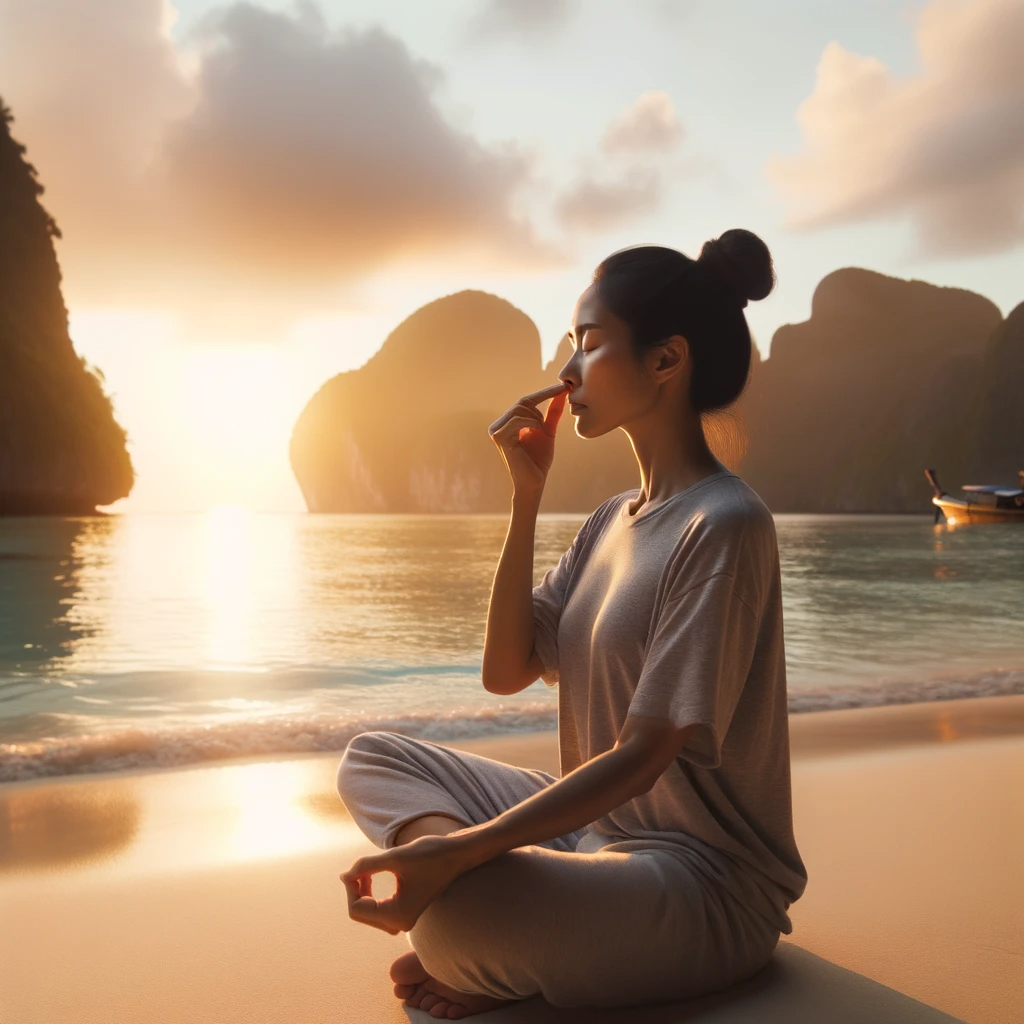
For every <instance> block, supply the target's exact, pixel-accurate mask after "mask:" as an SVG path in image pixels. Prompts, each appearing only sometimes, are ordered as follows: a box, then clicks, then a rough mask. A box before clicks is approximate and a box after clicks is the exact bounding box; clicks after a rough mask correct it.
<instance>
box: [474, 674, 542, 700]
mask: <svg viewBox="0 0 1024 1024" xmlns="http://www.w3.org/2000/svg"><path fill="white" fill-rule="evenodd" d="M481 682H482V683H483V684H484V689H485V690H486V691H487V692H488V693H493V694H495V696H498V697H508V696H509V695H510V694H513V693H518V692H519V691H520V690H525V689H526V687H527V686H529V685H530V683H532V682H533V680H532V679H531V680H529V681H528V682H522V681H519V680H516V679H509V678H507V677H502V676H497V675H496V674H495V673H493V672H484V673H481Z"/></svg>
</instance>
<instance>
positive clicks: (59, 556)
mask: <svg viewBox="0 0 1024 1024" xmlns="http://www.w3.org/2000/svg"><path fill="white" fill-rule="evenodd" d="M584 518H585V517H584V516H582V515H578V516H567V515H550V516H541V518H540V520H539V522H538V527H537V547H536V557H535V562H534V578H535V581H539V580H540V577H541V576H542V575H543V573H544V571H545V570H546V569H547V568H548V567H549V566H551V565H553V564H554V563H555V562H556V561H557V559H558V556H559V555H560V554H561V552H562V551H563V550H564V549H565V547H566V546H567V545H568V544H569V542H570V541H571V539H572V537H573V536H574V535H575V533H576V530H577V529H578V527H579V525H580V523H581V522H582V521H583V519H584ZM776 523H777V528H778V535H779V547H780V552H781V556H782V567H783V586H784V597H785V621H786V645H787V661H788V679H789V690H790V706H791V710H793V711H803V710H812V709H817V708H827V707H846V706H858V705H865V704H875V703H886V702H894V701H905V700H934V699H943V698H948V697H957V696H968V695H975V694H988V693H1013V692H1024V639H1022V638H1024V529H1021V528H1017V527H1014V526H987V527H986V526H982V527H977V526H974V527H959V528H957V529H956V530H950V529H949V528H947V527H944V526H943V527H935V526H933V525H932V523H931V520H930V518H929V517H889V516H779V517H777V519H776ZM506 529H507V517H505V516H499V515H494V516H491V515H476V516H457V515H452V516H413V515H411V516H401V515H396V516H373V515H365V516H359V515H353V516H311V515H301V514H285V515H273V514H251V513H247V512H245V511H243V510H239V509H231V508H221V509H217V510H214V511H213V512H212V513H209V514H195V515H166V516H164V515H128V516H112V517H106V518H78V519H60V518H35V519H27V518H26V519H18V518H13V519H3V520H0V780H2V779H5V778H6V779H13V778H26V777H32V776H34V775H42V774H55V773H62V772H75V771H91V770H102V769H111V768H114V769H116V768H120V767H134V766H138V765H152V764H156V765H159V764H183V763H192V762H196V761H201V760H207V759H210V758H216V757H225V756H241V755H248V754H255V753H276V752H288V751H296V750H315V749H337V748H339V747H340V746H343V744H344V742H345V741H346V739H347V738H348V736H349V735H351V734H352V733H353V732H354V731H357V730H359V729H363V728H366V727H368V725H369V726H374V727H386V728H399V729H404V730H407V731H410V732H414V733H416V734H419V735H424V736H428V737H433V738H440V739H444V738H456V737H458V736H468V735H482V734H487V733H489V732H502V731H509V730H515V729H528V728H538V727H551V726H553V725H554V724H555V711H554V708H555V691H554V690H552V689H550V688H548V687H547V686H545V685H544V684H543V683H541V682H537V683H535V684H534V685H533V686H531V687H529V688H528V689H527V690H525V691H523V692H522V693H520V694H516V695H514V696H510V697H500V698H499V697H495V696H493V695H491V694H488V693H487V692H486V691H484V689H483V687H482V686H481V684H480V655H481V650H482V646H483V635H484V623H485V617H486V611H487V601H488V597H489V594H490V587H491V582H492V579H493V574H494V569H495V566H496V564H497V559H498V556H499V554H500V551H501V546H502V543H503V541H504V537H505V532H506Z"/></svg>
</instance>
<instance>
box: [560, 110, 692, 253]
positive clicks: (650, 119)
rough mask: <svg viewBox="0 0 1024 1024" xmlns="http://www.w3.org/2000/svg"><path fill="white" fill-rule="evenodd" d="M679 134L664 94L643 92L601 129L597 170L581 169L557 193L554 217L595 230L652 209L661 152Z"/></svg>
mask: <svg viewBox="0 0 1024 1024" xmlns="http://www.w3.org/2000/svg"><path fill="white" fill-rule="evenodd" d="M683 135H684V132H683V126H682V124H681V123H680V121H679V118H678V117H677V116H676V112H675V109H674V107H673V106H672V100H671V99H670V97H669V96H668V94H667V93H664V92H646V93H643V94H642V95H641V96H640V97H639V98H638V99H637V100H636V102H635V103H633V105H632V106H631V107H629V108H628V109H626V110H624V111H623V112H622V113H620V114H618V115H617V116H616V117H614V118H613V119H612V121H611V122H610V123H609V125H608V127H607V129H606V130H605V132H604V135H603V136H602V139H601V143H600V149H601V152H602V154H603V156H602V157H601V158H599V160H598V161H597V162H598V163H599V164H600V167H601V170H600V171H599V172H597V173H595V172H593V171H586V172H584V173H583V174H581V175H580V176H579V177H578V178H577V179H576V181H575V182H574V183H573V184H572V186H571V187H570V188H569V189H568V190H566V192H565V193H563V194H562V195H561V196H560V197H559V198H558V200H557V202H556V204H555V214H556V216H557V218H558V220H559V222H560V223H561V224H562V225H563V226H564V227H566V228H567V229H569V230H570V231H575V232H592V233H598V232H601V231H605V230H608V229H610V228H615V227H618V226H619V225H620V224H623V223H626V222H628V221H630V220H633V219H635V218H637V217H640V216H645V215H647V214H650V213H653V212H655V211H656V210H657V209H658V207H659V206H660V205H661V202H662V198H663V195H664V192H665V175H666V171H667V164H666V160H665V157H666V156H667V155H668V154H670V153H672V152H673V151H675V150H676V149H678V147H679V145H680V143H681V142H682V140H683Z"/></svg>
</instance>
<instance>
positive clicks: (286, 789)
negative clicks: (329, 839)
mask: <svg viewBox="0 0 1024 1024" xmlns="http://www.w3.org/2000/svg"><path fill="white" fill-rule="evenodd" d="M306 777H307V771H306V769H305V766H304V765H302V764H301V763H299V764H289V763H283V764H282V763H270V764H248V765H244V766H241V767H239V768H238V769H237V770H234V771H233V773H232V779H231V786H232V797H233V802H234V803H235V806H236V807H237V809H238V819H237V821H236V822H235V823H234V831H233V832H232V835H231V837H230V840H229V842H228V846H229V850H230V857H231V859H232V860H262V859H268V858H273V857H282V856H286V855H288V854H291V853H298V852H301V851H302V850H306V849H312V848H315V847H316V846H318V845H321V844H322V843H323V842H324V840H325V835H327V834H328V833H326V832H325V829H324V828H322V827H321V826H320V825H318V824H317V822H315V821H314V820H313V819H312V818H311V817H310V816H309V814H307V813H306V812H305V811H304V810H303V809H302V806H301V800H302V797H303V796H304V795H305V794H306V791H307V782H306Z"/></svg>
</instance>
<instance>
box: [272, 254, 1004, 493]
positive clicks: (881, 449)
mask: <svg viewBox="0 0 1024 1024" xmlns="http://www.w3.org/2000/svg"><path fill="white" fill-rule="evenodd" d="M570 352H571V348H570V345H569V342H568V339H567V338H563V339H562V340H561V342H560V344H559V346H558V349H557V351H556V353H555V355H554V358H553V359H552V360H551V361H550V362H549V363H548V364H547V365H546V366H542V363H541V343H540V336H539V334H538V332H537V328H536V326H535V325H534V324H533V322H532V321H531V320H530V319H529V317H527V316H526V314H525V313H523V312H521V311H520V310H518V309H516V308H515V307H514V306H512V305H511V304H510V303H508V302H506V301H505V300H504V299H501V298H498V297H497V296H494V295H489V294H487V293H484V292H478V291H464V292H459V293H457V294H454V295H449V296H446V297H445V298H442V299H438V300H436V301H435V302H432V303H429V304H428V305H426V306H424V307H423V308H421V309H419V310H417V311H416V312H415V313H413V314H412V316H410V317H409V318H408V319H407V320H405V321H404V322H403V323H402V324H400V325H399V326H398V327H397V328H396V329H395V330H394V331H393V332H392V333H391V334H390V335H389V337H388V338H387V339H386V341H385V342H384V344H383V345H382V346H381V348H380V349H379V350H378V351H377V353H376V354H375V355H374V356H373V357H371V358H370V359H369V360H368V361H367V362H366V363H365V364H364V365H363V366H362V367H360V368H359V369H357V370H350V371H348V372H346V373H341V374H338V375H337V376H336V377H333V378H332V379H330V380H329V381H327V382H326V383H325V384H324V385H323V387H321V388H320V390H319V391H318V392H317V393H316V394H315V395H314V396H313V397H312V399H310V401H309V403H308V404H307V406H306V408H305V409H304V410H303V412H302V414H301V416H300V417H299V419H298V422H297V423H296V426H295V429H294V432H293V435H292V439H291V463H292V468H293V470H294V472H295V476H296V479H297V480H298V482H299V486H300V487H301V489H302V493H303V495H304V497H305V501H306V506H307V508H308V509H309V510H310V511H311V512H398V513H417V512H505V511H507V509H508V503H509V497H510V494H511V484H510V482H509V480H508V475H507V471H506V470H505V467H504V465H503V463H502V461H501V457H500V455H499V454H498V452H497V450H496V449H495V447H494V445H493V443H492V442H491V440H490V438H489V437H488V435H487V427H488V425H489V424H490V423H491V422H492V421H493V420H494V419H495V418H496V417H497V416H498V415H499V414H500V413H501V412H502V411H503V410H504V409H506V408H507V407H508V406H509V405H511V404H512V402H513V401H515V399H516V398H518V397H520V396H521V395H523V394H526V393H528V392H530V391H534V390H537V389H539V388H541V387H543V386H545V385H546V384H549V383H551V382H553V381H554V380H555V376H556V374H557V372H558V370H559V369H560V368H561V367H562V365H563V364H564V363H565V361H566V360H567V359H568V358H569V355H570ZM755 354H756V353H755ZM1022 396H1024V305H1021V306H1018V307H1017V308H1016V309H1015V310H1014V311H1013V312H1012V313H1011V314H1010V316H1009V317H1007V318H1006V320H1003V318H1002V315H1001V314H1000V312H999V310H998V309H997V308H996V306H995V305H994V304H993V303H991V302H990V301H989V300H988V299H986V298H984V297H982V296H980V295H977V294H975V293H973V292H969V291H964V290H961V289H956V288H940V287H937V286H935V285H931V284H927V283H925V282H923V281H905V280H901V279H898V278H892V277H887V276H885V275H883V274H877V273H874V272H872V271H868V270H862V269H858V268H845V269H842V270H837V271H835V272H834V273H832V274H829V275H828V276H827V277H826V278H824V279H823V280H822V281H821V283H820V284H819V285H818V287H817V289H816V290H815V294H814V299H813V302H812V310H811V317H810V319H809V320H807V321H806V322H804V323H800V324H789V325H786V326H784V327H781V328H780V329H779V330H778V331H777V332H776V333H775V336H774V338H773V340H772V347H771V352H770V357H769V358H768V359H766V360H764V361H761V360H759V359H756V358H755V361H754V366H753V369H752V372H751V380H750V383H749V385H748V388H747V391H746V392H745V393H744V396H743V398H742V399H741V400H740V402H739V403H738V404H737V407H736V408H735V409H734V411H733V415H731V416H728V417H725V418H724V419H722V420H721V422H720V424H719V428H720V429H719V428H716V437H718V436H721V439H722V440H721V441H720V442H719V441H716V445H718V447H717V448H716V450H717V452H718V454H719V457H720V458H722V460H723V461H724V462H725V464H726V465H728V466H730V468H733V469H734V470H736V471H737V472H739V473H741V475H742V476H743V477H744V478H745V479H746V480H748V481H749V482H750V484H751V485H752V486H753V487H754V488H755V489H756V490H757V491H758V493H759V494H761V495H762V497H763V498H764V499H765V501H766V502H767V504H768V505H769V507H770V508H771V509H772V510H773V511H775V512H819V513H821V512H925V511H928V510H930V509H931V505H930V497H931V489H930V487H929V485H928V483H927V481H926V480H925V478H924V473H923V470H924V467H925V466H932V467H934V468H935V469H936V470H937V471H938V473H939V476H940V479H942V480H943V481H944V482H945V483H946V485H947V487H951V488H955V487H958V486H959V485H960V484H961V483H965V482H970V481H974V480H976V481H978V482H1000V481H1003V480H1005V481H1009V482H1012V481H1015V480H1016V478H1017V470H1018V468H1021V466H1022V465H1024V417H1021V416H1020V414H1019V408H1020V405H1021V401H1022ZM744 449H745V450H744ZM638 484H639V479H638V474H637V469H636V460H635V458H634V456H633V452H632V450H631V448H630V446H629V442H628V439H627V438H626V436H625V435H624V434H623V432H622V431H619V430H616V431H612V432H611V433H610V434H607V435H605V436H603V437H600V438H595V439H593V440H584V439H582V438H579V437H577V436H576V434H575V433H574V431H573V430H572V421H571V419H570V418H569V417H568V416H567V417H566V418H565V420H564V421H563V423H562V424H561V427H560V430H559V440H558V446H557V449H556V455H555V462H554V465H553V467H552V470H551V474H550V476H549V479H548V485H547V487H546V489H545V493H544V498H543V502H542V505H541V511H543V512H574V513H586V512H590V511H592V510H593V509H594V508H596V506H597V505H598V504H600V503H601V502H602V501H603V500H604V499H605V498H607V497H609V496H610V495H612V494H616V493H619V492H621V491H624V490H628V489H630V488H633V487H636V486H638Z"/></svg>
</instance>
